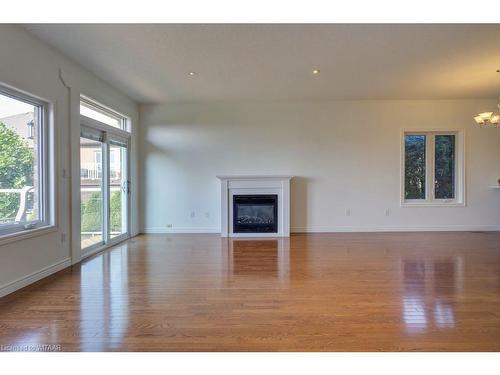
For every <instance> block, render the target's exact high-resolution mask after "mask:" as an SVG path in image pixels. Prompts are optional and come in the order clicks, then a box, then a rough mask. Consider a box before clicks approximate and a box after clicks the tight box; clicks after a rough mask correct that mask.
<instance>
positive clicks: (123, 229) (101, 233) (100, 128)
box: [80, 98, 130, 255]
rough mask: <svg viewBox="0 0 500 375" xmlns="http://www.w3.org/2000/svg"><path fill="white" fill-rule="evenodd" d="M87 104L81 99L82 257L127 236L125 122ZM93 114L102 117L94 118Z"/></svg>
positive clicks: (127, 140)
mask: <svg viewBox="0 0 500 375" xmlns="http://www.w3.org/2000/svg"><path fill="white" fill-rule="evenodd" d="M87 103H89V99H86V98H82V101H81V106H80V108H81V113H80V115H81V116H80V122H81V127H80V201H81V206H80V220H81V230H80V235H81V249H82V251H83V254H84V255H88V254H91V253H93V252H94V251H96V250H98V249H100V248H102V247H103V246H107V245H109V244H112V243H116V242H117V241H120V240H121V239H124V238H127V237H128V232H129V229H128V228H129V181H128V157H129V155H128V147H129V143H130V133H129V132H127V131H126V130H124V129H125V128H124V126H125V124H127V120H126V118H124V117H118V116H119V115H118V114H117V113H116V112H113V111H111V110H108V109H100V112H99V111H98V112H92V111H89V107H88V106H87ZM92 103H93V102H92ZM92 105H93V104H92ZM101 108H104V107H101ZM96 113H98V114H99V116H104V117H99V116H94V115H95V114H96ZM109 119H115V120H116V122H112V121H111V120H109ZM108 120H109V121H108ZM116 124H122V126H123V127H119V126H116Z"/></svg>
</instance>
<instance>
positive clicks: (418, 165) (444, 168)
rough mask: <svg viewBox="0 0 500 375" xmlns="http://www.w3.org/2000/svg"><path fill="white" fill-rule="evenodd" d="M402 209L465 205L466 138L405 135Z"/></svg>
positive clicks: (447, 134)
mask: <svg viewBox="0 0 500 375" xmlns="http://www.w3.org/2000/svg"><path fill="white" fill-rule="evenodd" d="M402 150H403V155H402V161H403V170H402V173H403V176H402V189H401V190H402V197H401V203H402V204H403V205H463V204H464V181H463V180H464V171H463V168H464V166H463V134H462V132H460V131H452V132H444V131H443V132H441V131H422V132H420V131H417V132H414V131H412V132H408V131H405V132H403V147H402Z"/></svg>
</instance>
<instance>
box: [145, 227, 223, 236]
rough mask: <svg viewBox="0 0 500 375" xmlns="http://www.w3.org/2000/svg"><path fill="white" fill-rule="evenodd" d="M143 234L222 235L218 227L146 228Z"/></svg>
mask: <svg viewBox="0 0 500 375" xmlns="http://www.w3.org/2000/svg"><path fill="white" fill-rule="evenodd" d="M142 233H146V234H161V233H192V234H196V233H199V234H203V233H220V228H216V227H177V228H163V227H152V228H144V230H143V231H142Z"/></svg>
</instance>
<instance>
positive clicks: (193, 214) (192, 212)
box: [189, 211, 196, 219]
mask: <svg viewBox="0 0 500 375" xmlns="http://www.w3.org/2000/svg"><path fill="white" fill-rule="evenodd" d="M189 216H191V219H193V218H194V217H195V216H196V214H195V212H194V211H191V214H190V215H189Z"/></svg>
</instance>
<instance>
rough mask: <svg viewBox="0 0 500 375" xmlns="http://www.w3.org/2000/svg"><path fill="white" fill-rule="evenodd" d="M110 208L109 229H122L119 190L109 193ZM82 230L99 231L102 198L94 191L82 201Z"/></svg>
mask: <svg viewBox="0 0 500 375" xmlns="http://www.w3.org/2000/svg"><path fill="white" fill-rule="evenodd" d="M110 205H111V206H110V209H111V213H110V216H111V231H112V232H121V231H122V208H121V206H122V201H121V192H119V191H114V192H112V193H111V201H110ZM81 210H82V221H81V228H82V232H100V231H101V223H102V200H101V193H100V192H94V193H92V195H91V196H90V197H89V198H88V199H86V200H84V201H82V205H81Z"/></svg>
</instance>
